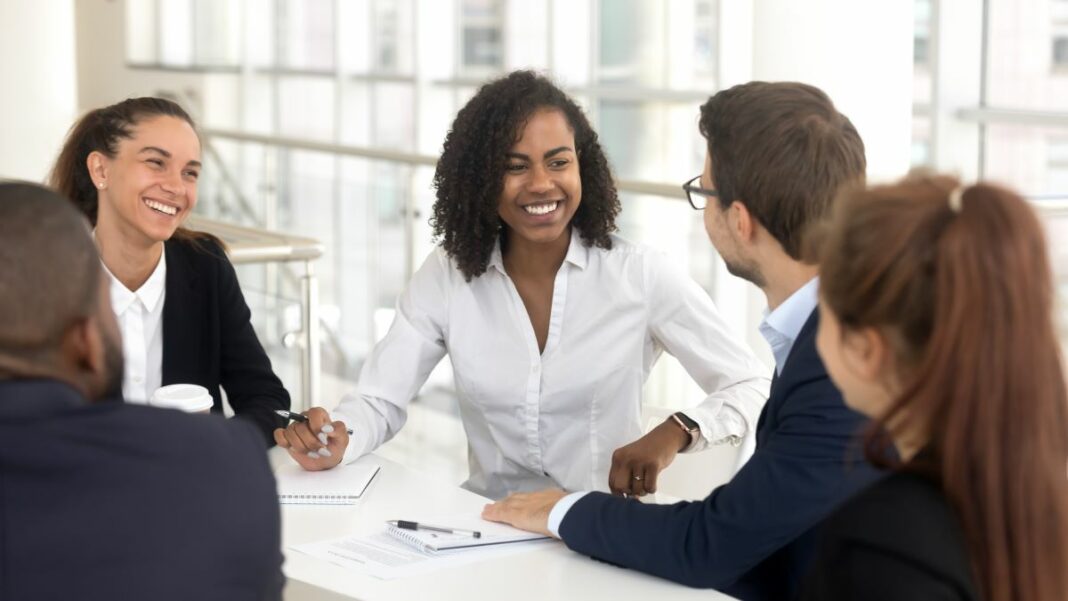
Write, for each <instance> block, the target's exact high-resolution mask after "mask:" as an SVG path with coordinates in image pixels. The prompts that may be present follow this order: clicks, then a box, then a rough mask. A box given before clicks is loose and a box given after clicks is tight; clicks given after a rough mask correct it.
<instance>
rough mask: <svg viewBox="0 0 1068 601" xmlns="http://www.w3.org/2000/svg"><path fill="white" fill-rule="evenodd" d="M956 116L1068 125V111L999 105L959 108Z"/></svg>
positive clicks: (981, 121) (1021, 123)
mask: <svg viewBox="0 0 1068 601" xmlns="http://www.w3.org/2000/svg"><path fill="white" fill-rule="evenodd" d="M956 117H957V118H958V119H960V120H961V121H969V122H972V123H1011V124H1014V125H1041V126H1048V127H1068V113H1065V112H1058V111H1037V110H1031V109H1014V108H998V107H983V108H980V107H968V108H962V109H958V110H957V112H956Z"/></svg>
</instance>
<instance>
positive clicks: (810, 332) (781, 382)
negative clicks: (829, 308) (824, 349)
mask: <svg viewBox="0 0 1068 601" xmlns="http://www.w3.org/2000/svg"><path fill="white" fill-rule="evenodd" d="M818 325H819V309H814V310H813V311H812V313H811V314H809V316H808V319H807V320H805V325H804V326H802V327H801V331H800V332H798V333H797V339H796V340H794V344H793V346H791V347H790V352H789V353H788V354H787V355H786V362H785V363H784V364H783V366H782V373H781V374H780V373H779V370H773V373H772V376H771V391H770V392H769V393H768V402H767V403H765V404H764V409H763V411H761V412H760V419H759V420H757V446H760V445H761V444H762V443H763V441H764V439H765V438H767V436H768V434H769V433H770V432H771V431H772V430H774V429H775V426H776V425H777V424H778V419H777V415H778V413H779V408H780V407H781V406H782V403H783V400H784V398H785V395H786V393H785V390H786V389H787V388H788V387H789V384H790V379H791V376H792V375H793V369H791V368H792V367H794V366H795V365H797V362H798V360H799V359H797V360H793V359H794V357H795V356H799V354H800V353H806V352H809V349H811V351H812V352H815V345H814V344H813V342H812V340H811V339H812V337H813V336H815V335H816V327H817V326H818Z"/></svg>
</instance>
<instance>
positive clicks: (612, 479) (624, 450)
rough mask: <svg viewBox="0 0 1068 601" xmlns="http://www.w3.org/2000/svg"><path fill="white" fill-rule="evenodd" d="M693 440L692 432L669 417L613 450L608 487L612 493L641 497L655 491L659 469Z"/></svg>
mask: <svg viewBox="0 0 1068 601" xmlns="http://www.w3.org/2000/svg"><path fill="white" fill-rule="evenodd" d="M689 444H690V435H689V434H687V433H686V432H684V431H683V430H682V428H680V427H679V426H678V425H677V424H675V423H674V422H672V421H671V420H670V419H669V420H668V421H665V422H664V423H662V424H660V425H659V426H657V427H655V428H653V429H652V430H650V431H649V433H648V434H646V435H645V436H642V437H641V438H639V439H638V440H635V441H634V442H632V443H630V444H629V445H626V446H622V447H619V448H618V449H616V451H615V452H614V453H612V469H611V470H609V472H608V488H609V490H611V491H612V494H616V495H631V496H636V497H640V496H642V495H644V494H646V493H653V492H656V479H657V476H658V475H659V474H660V471H661V470H663V469H664V468H665V467H667V466H668V465H670V464H671V462H672V461H674V460H675V455H678V453H679V451H680V450H682V449H684V448H686V446H687V445H689Z"/></svg>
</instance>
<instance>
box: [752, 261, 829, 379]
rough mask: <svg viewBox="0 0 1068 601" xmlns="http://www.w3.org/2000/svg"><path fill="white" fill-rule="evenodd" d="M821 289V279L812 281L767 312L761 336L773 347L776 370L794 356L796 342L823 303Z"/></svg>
mask: <svg viewBox="0 0 1068 601" xmlns="http://www.w3.org/2000/svg"><path fill="white" fill-rule="evenodd" d="M819 287H820V279H819V277H814V278H812V279H811V280H809V281H808V282H807V283H805V285H804V286H801V287H800V288H798V289H797V290H796V291H794V293H793V294H791V295H790V296H789V298H787V299H786V300H785V301H783V303H782V304H781V305H779V306H778V307H776V308H775V310H774V311H771V312H768V313H766V314H765V315H764V320H763V321H762V322H761V323H760V333H761V335H763V336H764V339H765V340H767V341H768V344H769V345H770V346H771V352H772V354H773V355H774V356H775V367H776V369H778V370H780V371H781V370H782V365H783V364H784V363H786V358H787V357H788V356H789V355H790V349H791V348H792V347H793V345H794V340H797V336H798V334H800V333H801V328H803V327H805V322H806V321H808V318H809V316H810V315H812V312H813V311H814V310H815V309H816V305H818V304H819Z"/></svg>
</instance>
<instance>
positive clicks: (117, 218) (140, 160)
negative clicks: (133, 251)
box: [87, 116, 200, 244]
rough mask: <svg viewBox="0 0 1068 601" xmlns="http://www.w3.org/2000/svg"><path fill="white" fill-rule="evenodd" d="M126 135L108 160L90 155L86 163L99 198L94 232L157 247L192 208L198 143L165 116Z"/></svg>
mask: <svg viewBox="0 0 1068 601" xmlns="http://www.w3.org/2000/svg"><path fill="white" fill-rule="evenodd" d="M131 134H132V135H131V136H130V137H129V138H122V139H120V140H119V144H118V149H117V151H116V153H115V156H114V157H113V158H109V157H107V156H105V155H104V154H102V153H100V152H93V153H91V154H90V155H89V158H88V159H87V164H88V167H89V173H90V175H91V176H92V178H93V183H94V184H95V185H96V186H97V190H98V193H99V209H98V214H97V229H98V231H100V230H103V231H106V232H111V231H119V232H122V234H123V235H124V236H126V237H138V238H140V240H138V241H139V242H144V243H149V244H151V243H156V242H162V241H164V240H168V239H169V238H170V237H171V236H172V235H174V231H175V230H176V229H178V226H180V225H181V224H182V222H183V221H185V218H186V216H188V215H189V213H190V212H191V211H192V210H193V207H195V206H196V203H197V178H198V177H199V175H200V140H199V139H198V138H197V134H196V132H195V131H194V130H193V127H192V126H191V125H190V124H189V123H187V122H186V121H184V120H182V119H179V118H176V117H170V116H159V117H153V118H148V119H145V120H143V121H141V122H140V123H138V124H137V125H136V126H134V127H133V128H132V132H131Z"/></svg>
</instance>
